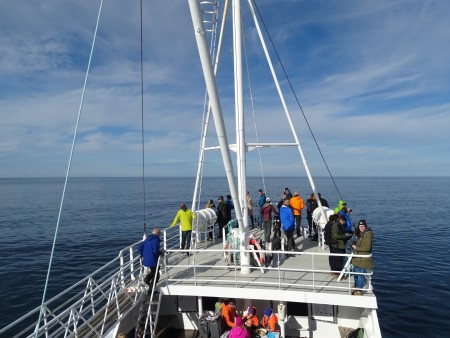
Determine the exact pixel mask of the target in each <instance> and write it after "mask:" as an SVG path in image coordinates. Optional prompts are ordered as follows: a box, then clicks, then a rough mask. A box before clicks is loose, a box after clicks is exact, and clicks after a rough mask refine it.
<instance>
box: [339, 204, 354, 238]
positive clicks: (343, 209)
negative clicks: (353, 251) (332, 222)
mask: <svg viewBox="0 0 450 338" xmlns="http://www.w3.org/2000/svg"><path fill="white" fill-rule="evenodd" d="M351 212H352V209H350V208H347V203H346V202H345V201H344V200H339V202H338V205H337V207H336V208H334V213H335V214H339V215H342V216H344V217H345V218H346V220H347V222H346V230H347V232H349V233H353V229H352V220H351V219H350V213H351Z"/></svg>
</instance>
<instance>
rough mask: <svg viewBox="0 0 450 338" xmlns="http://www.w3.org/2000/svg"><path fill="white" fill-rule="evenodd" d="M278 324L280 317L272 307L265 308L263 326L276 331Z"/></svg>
mask: <svg viewBox="0 0 450 338" xmlns="http://www.w3.org/2000/svg"><path fill="white" fill-rule="evenodd" d="M277 324H278V317H277V315H276V314H275V313H273V311H272V309H271V308H270V307H268V308H266V309H265V310H264V317H263V318H262V320H261V326H262V327H263V328H265V329H266V330H269V331H275V330H276V326H277Z"/></svg>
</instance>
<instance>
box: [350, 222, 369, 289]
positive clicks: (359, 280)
mask: <svg viewBox="0 0 450 338" xmlns="http://www.w3.org/2000/svg"><path fill="white" fill-rule="evenodd" d="M355 235H356V238H357V240H356V242H355V243H354V244H353V245H352V249H353V253H354V254H355V255H370V254H371V253H372V240H373V231H372V229H371V228H369V227H368V226H367V223H366V220H365V219H361V220H360V221H359V222H358V228H357V229H356V231H355ZM352 265H353V272H358V273H364V274H365V273H367V270H371V269H372V268H373V260H372V257H354V258H353V259H352ZM354 277H355V288H356V290H355V291H354V292H353V294H354V295H358V296H362V291H361V289H362V288H363V287H364V286H365V285H366V281H367V278H366V276H365V275H363V274H355V275H354Z"/></svg>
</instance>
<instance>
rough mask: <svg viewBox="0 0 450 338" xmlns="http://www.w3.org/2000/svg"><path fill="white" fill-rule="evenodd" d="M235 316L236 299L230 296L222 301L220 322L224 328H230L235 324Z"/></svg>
mask: <svg viewBox="0 0 450 338" xmlns="http://www.w3.org/2000/svg"><path fill="white" fill-rule="evenodd" d="M236 317H237V313H236V300H235V299H234V298H230V299H229V300H228V301H224V302H223V303H222V323H223V327H224V330H230V329H231V328H233V327H234V326H235V323H234V320H235V319H236Z"/></svg>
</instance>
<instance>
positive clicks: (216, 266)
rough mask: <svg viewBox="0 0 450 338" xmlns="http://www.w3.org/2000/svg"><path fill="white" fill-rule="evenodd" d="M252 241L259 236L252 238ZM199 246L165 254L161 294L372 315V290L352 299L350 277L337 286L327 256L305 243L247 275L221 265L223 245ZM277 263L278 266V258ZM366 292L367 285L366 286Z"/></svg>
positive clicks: (257, 233)
mask: <svg viewBox="0 0 450 338" xmlns="http://www.w3.org/2000/svg"><path fill="white" fill-rule="evenodd" d="M251 233H253V234H254V235H255V237H256V238H259V236H260V235H261V233H262V230H259V229H255V230H252V232H251ZM219 240H221V239H220V238H216V242H215V243H214V244H213V243H211V242H207V243H204V242H203V243H199V244H198V245H197V248H196V250H195V251H194V250H192V251H194V252H192V256H190V257H189V259H188V257H186V252H173V251H172V250H169V252H168V253H167V254H166V257H165V258H166V263H167V268H164V267H163V268H162V270H163V271H162V272H163V273H164V272H165V275H164V274H163V276H164V277H165V278H164V277H163V278H161V282H160V283H159V285H160V286H161V291H162V292H163V293H164V294H171V295H197V296H205V297H234V298H247V299H273V300H275V299H276V300H278V301H292V302H302V303H313V304H330V305H344V306H352V307H363V308H370V309H376V308H377V302H376V298H375V296H374V295H373V292H372V290H364V291H365V292H364V296H362V297H361V296H352V295H351V288H352V286H353V284H354V278H353V276H350V277H349V278H346V279H342V280H341V281H337V278H336V277H334V276H332V275H331V274H330V267H329V264H328V253H329V250H328V248H327V247H325V250H322V248H321V247H319V246H318V244H317V242H313V241H311V240H310V239H309V238H303V237H300V238H296V239H295V242H296V246H297V248H298V249H299V250H300V252H295V253H294V252H290V254H292V255H295V256H294V257H290V258H287V259H286V258H285V253H284V252H279V253H277V254H275V255H274V256H275V262H274V263H272V264H271V265H270V266H269V267H268V268H265V267H264V266H263V271H261V269H260V268H259V267H256V266H253V267H252V268H251V272H250V273H249V274H242V273H241V272H240V269H239V266H235V265H234V263H230V265H229V266H228V265H227V263H226V262H225V259H224V254H223V243H222V242H220V243H219ZM278 255H279V256H280V257H279V264H278V258H277V256H278ZM366 288H368V285H366Z"/></svg>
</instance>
